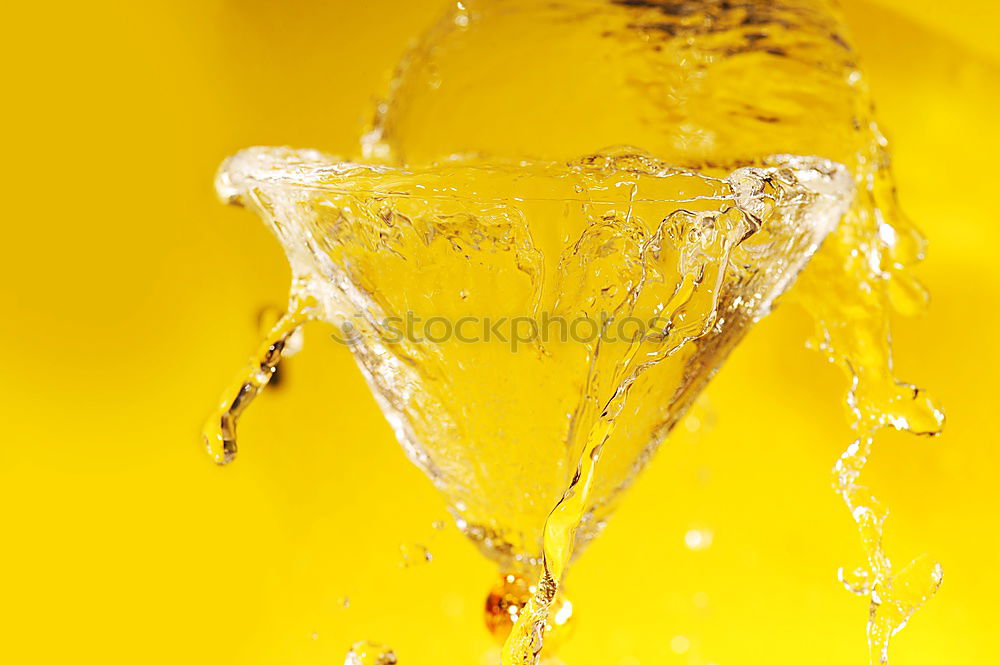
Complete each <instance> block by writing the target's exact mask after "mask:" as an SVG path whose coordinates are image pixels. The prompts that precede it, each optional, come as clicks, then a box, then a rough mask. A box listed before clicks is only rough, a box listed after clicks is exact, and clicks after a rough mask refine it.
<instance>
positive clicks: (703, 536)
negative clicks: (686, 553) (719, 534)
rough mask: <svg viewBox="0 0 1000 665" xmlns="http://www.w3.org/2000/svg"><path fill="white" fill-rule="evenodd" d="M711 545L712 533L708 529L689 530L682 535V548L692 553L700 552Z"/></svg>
mask: <svg viewBox="0 0 1000 665" xmlns="http://www.w3.org/2000/svg"><path fill="white" fill-rule="evenodd" d="M711 545H712V532H711V531H710V530H709V529H689V530H688V531H687V533H685V534H684V546H685V547H687V548H688V549H689V550H691V551H693V552H700V551H701V550H705V549H708V548H709V547H710V546H711Z"/></svg>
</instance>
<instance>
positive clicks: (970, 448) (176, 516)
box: [0, 0, 1000, 665]
mask: <svg viewBox="0 0 1000 665" xmlns="http://www.w3.org/2000/svg"><path fill="white" fill-rule="evenodd" d="M440 5H441V3H440V2H439V0H410V1H408V2H399V1H398V0H397V1H393V0H369V1H367V2H352V3H346V2H333V1H328V2H320V1H318V0H313V1H308V0H291V1H287V2H273V3H272V2H265V1H263V0H253V1H246V2H237V1H235V0H230V1H219V0H201V1H198V2H194V1H190V0H184V1H181V0H175V1H173V2H165V1H161V0H148V1H145V2H122V3H112V2H94V3H16V4H12V5H11V6H9V7H6V8H5V17H4V21H3V25H2V27H0V33H2V37H3V39H2V40H0V56H2V57H0V61H2V63H3V64H2V65H0V67H2V71H3V76H2V79H0V80H2V81H3V92H4V95H3V97H4V101H3V104H2V106H0V117H2V120H3V124H2V126H3V127H4V132H3V135H4V147H5V151H4V159H3V165H2V167H0V168H2V169H3V173H2V180H0V182H2V183H3V192H4V204H3V220H2V222H0V223H2V229H3V235H2V239H3V248H4V256H3V260H2V261H0V322H2V324H0V349H2V351H0V435H2V437H3V438H2V443H0V663H53V664H54V663H104V664H118V663H213V664H216V665H225V664H228V663H233V664H240V665H257V664H261V665H263V664H267V665H274V664H277V663H282V664H295V665H299V664H302V665H306V664H308V665H312V664H319V663H340V662H342V660H343V656H344V652H345V651H346V649H347V647H348V646H349V645H350V644H351V643H352V642H353V641H355V640H360V639H371V640H377V641H384V642H387V643H389V644H391V645H392V646H393V647H395V649H396V652H397V654H398V656H399V658H400V663H401V665H426V664H430V663H462V664H466V663H468V664H478V663H481V662H484V661H483V654H484V653H488V650H489V648H490V646H491V643H490V641H489V638H488V637H487V636H486V634H485V631H483V630H482V629H481V619H480V605H481V602H482V599H483V597H484V593H485V591H486V589H487V587H488V586H489V585H490V584H491V583H492V581H493V575H494V573H493V571H492V570H491V567H490V564H488V563H487V562H486V561H484V560H483V559H481V558H480V557H479V555H478V554H477V553H476V552H475V551H474V549H473V547H472V546H471V545H469V544H468V543H466V542H465V540H464V538H463V537H462V536H460V535H459V534H458V533H457V531H456V530H455V529H454V528H453V527H449V528H448V529H446V530H443V531H438V530H435V529H434V528H432V526H431V525H432V522H434V521H436V520H443V519H446V515H445V511H444V504H443V502H442V500H441V499H440V498H439V497H438V496H437V495H436V494H435V493H434V491H433V490H432V489H431V487H430V484H429V483H428V482H427V481H426V480H425V479H424V478H423V477H422V476H421V474H420V473H419V472H418V471H417V470H416V469H415V468H413V467H412V466H411V465H410V464H409V463H408V462H407V461H406V460H405V458H404V456H403V455H402V453H401V451H400V450H399V449H398V448H397V445H396V444H395V442H394V441H393V438H392V435H391V432H390V430H389V427H388V426H387V425H386V424H385V423H384V421H383V420H382V418H381V416H380V414H379V412H378V410H377V407H376V406H375V404H374V401H373V400H372V398H371V397H370V396H369V394H368V391H367V388H366V387H365V385H364V383H363V381H362V379H361V376H360V374H359V372H358V371H357V369H356V368H355V367H354V364H353V361H352V359H351V358H350V356H349V354H348V352H347V350H346V349H345V348H343V347H339V346H337V345H335V344H333V343H331V342H330V341H329V340H328V339H327V337H326V335H325V334H324V331H323V330H322V329H321V328H310V329H308V330H307V331H306V332H307V339H306V349H305V351H303V353H301V354H300V355H298V356H296V357H295V358H293V359H291V360H290V361H289V362H287V363H286V367H285V369H286V370H287V372H286V374H285V379H286V381H285V382H284V383H283V385H282V386H281V387H280V388H279V389H276V390H274V391H270V392H269V393H268V394H267V395H265V396H264V397H263V398H262V399H261V400H260V401H259V402H258V403H257V404H255V408H253V409H252V411H251V412H249V414H248V415H247V416H246V418H245V419H244V421H243V422H244V427H243V430H242V433H243V437H242V440H241V444H242V452H243V455H242V456H241V458H240V459H239V461H238V462H237V463H236V464H235V465H233V466H232V467H230V468H225V469H219V468H216V467H215V466H213V465H212V464H211V463H210V462H209V461H208V459H207V458H206V457H205V456H204V455H203V453H202V450H201V447H200V445H199V442H198V430H199V427H200V425H201V421H202V419H203V417H204V416H205V414H206V413H207V412H208V411H209V410H210V408H211V407H212V406H213V405H214V403H215V401H216V399H217V397H218V391H219V390H220V388H222V387H223V386H224V385H225V384H226V383H227V382H228V380H229V379H230V378H231V376H232V373H233V372H234V371H236V370H237V369H238V368H239V367H241V366H242V364H243V363H244V361H245V359H246V356H247V354H248V353H249V352H250V351H251V350H252V348H253V347H254V343H255V340H256V336H257V331H256V315H257V312H258V311H259V310H260V308H261V307H262V306H264V305H268V304H272V305H279V306H280V305H282V304H283V302H284V298H285V294H286V288H287V283H286V282H287V277H288V275H287V268H286V266H285V262H284V259H283V257H282V255H281V253H280V250H279V248H278V245H277V243H276V242H275V241H274V240H273V239H272V238H271V237H270V236H269V234H268V232H267V231H266V230H265V228H264V226H263V225H262V224H261V223H260V222H259V220H257V219H256V218H254V217H253V216H252V215H250V214H249V213H246V212H245V211H239V210H235V209H227V208H225V207H223V206H222V205H220V204H218V203H217V202H216V200H215V198H214V194H213V191H212V188H211V185H212V176H213V173H214V169H215V167H216V165H217V164H218V163H219V162H220V161H221V159H222V158H223V157H225V156H226V155H227V154H229V153H232V152H234V151H235V150H237V149H239V148H241V147H244V146H248V145H256V144H291V145H296V146H310V147H318V148H324V149H327V150H330V151H334V152H338V151H339V152H351V151H352V149H353V147H354V145H355V142H356V136H357V134H358V130H359V127H360V126H361V124H362V121H363V120H364V119H365V116H366V114H367V113H368V112H369V110H370V108H371V100H372V98H373V96H374V95H375V94H377V92H378V91H379V89H380V87H381V84H382V82H383V80H384V75H385V72H386V70H387V69H388V68H389V67H390V66H391V65H392V63H393V62H394V61H395V60H396V58H397V57H398V56H399V54H400V53H401V51H402V49H403V47H404V45H405V43H406V42H407V40H408V39H410V38H411V37H412V36H413V35H414V34H415V32H416V30H417V29H418V28H419V27H421V26H423V25H425V24H426V23H428V22H429V21H430V20H431V19H432V18H434V16H435V15H436V14H437V13H438V11H439V10H440ZM847 9H848V15H849V18H850V21H851V24H852V27H853V29H854V32H855V36H856V38H857V42H858V44H859V46H860V49H861V51H862V54H863V56H864V57H865V62H866V64H867V69H868V71H869V73H870V76H871V80H872V86H873V89H874V93H875V95H876V98H877V100H878V103H879V110H880V116H881V118H882V120H883V123H884V125H885V126H886V128H887V129H888V132H889V134H890V136H891V137H892V138H893V139H894V140H895V154H896V164H897V169H896V173H897V176H898V180H899V186H900V190H901V195H902V198H903V202H904V204H905V206H906V208H907V209H908V210H909V212H910V214H911V215H912V216H913V217H914V218H915V219H917V221H918V222H919V223H920V224H921V225H922V227H923V228H924V230H925V231H926V232H927V234H928V235H929V236H930V238H931V243H932V244H931V252H930V256H929V259H928V261H927V262H926V264H925V265H924V266H923V267H922V268H921V274H922V276H923V278H924V279H925V281H926V282H927V284H928V285H929V286H930V288H931V290H932V292H933V295H934V300H933V303H932V306H931V308H930V310H929V311H928V312H927V314H926V315H924V316H921V317H919V318H917V319H910V320H906V321H902V322H901V323H900V325H899V327H898V333H897V347H898V353H897V356H898V367H899V370H900V374H901V375H902V376H903V377H904V378H906V379H909V380H911V381H913V382H916V383H919V384H921V385H925V386H928V387H929V388H931V389H932V391H933V392H934V393H935V394H936V395H937V396H938V397H939V398H940V399H941V401H942V402H943V403H944V404H945V405H946V406H947V408H948V415H949V424H948V429H947V432H946V434H945V435H944V436H942V437H940V438H938V439H936V440H927V439H915V438H913V437H906V436H903V435H887V436H885V437H884V438H883V439H882V442H881V445H880V447H879V449H878V451H877V457H876V459H875V461H874V462H873V463H872V465H871V466H870V468H869V471H868V479H869V481H870V483H871V485H873V486H874V487H875V489H876V492H877V493H878V494H879V495H880V496H881V497H882V498H884V499H885V500H886V502H887V503H888V504H889V505H890V507H891V508H892V510H893V513H892V516H891V518H890V521H889V523H888V525H887V539H888V541H889V549H890V551H891V552H897V553H900V552H901V553H904V554H906V555H916V554H919V553H920V552H923V551H927V552H929V553H931V554H933V555H934V556H935V557H937V558H938V559H939V560H940V561H941V562H942V563H943V565H944V570H945V583H944V586H943V588H942V590H941V592H940V593H939V595H938V597H937V598H935V599H934V600H933V601H932V602H931V603H930V604H929V605H928V606H927V607H926V608H925V609H924V610H922V611H921V612H920V613H918V614H917V615H916V617H915V618H914V619H913V620H912V622H911V625H910V626H909V627H907V628H906V630H905V631H904V632H903V633H902V634H901V635H900V636H899V637H898V638H897V640H896V643H895V647H894V656H895V661H896V662H897V663H900V664H904V665H922V664H928V665H929V664H932V663H934V664H938V663H949V664H951V663H955V664H958V663H961V664H962V665H974V664H979V663H983V664H986V663H990V664H992V663H996V662H1000V638H997V637H996V635H997V629H996V621H997V619H998V618H1000V615H998V610H997V602H998V599H1000V554H998V552H1000V537H998V533H997V526H998V525H997V514H998V510H1000V492H998V491H997V485H998V481H997V471H998V470H1000V466H998V463H1000V452H998V448H997V446H996V443H997V441H996V417H997V416H996V413H997V407H996V402H995V394H994V391H995V389H996V388H995V387H996V385H997V380H998V378H1000V373H998V358H1000V353H998V352H997V349H996V348H995V347H994V344H995V343H996V342H997V340H998V333H1000V311H998V308H997V304H998V303H997V293H998V292H1000V267H998V262H997V258H996V253H997V247H998V243H1000V225H998V223H997V222H998V219H997V217H998V214H997V212H996V210H997V203H996V201H995V200H994V199H995V196H996V195H997V194H998V191H997V190H998V188H997V185H996V180H995V175H994V174H995V171H994V169H995V159H996V157H997V155H998V154H1000V141H998V138H1000V133H998V129H997V126H996V123H995V121H996V117H997V111H996V109H997V105H998V103H1000V66H998V63H1000V47H998V46H997V44H1000V42H998V41H997V40H996V34H997V32H998V30H1000V10H998V8H997V5H996V4H995V3H993V2H991V1H990V0H978V1H975V2H953V3H940V2H936V1H934V0H921V1H916V2H915V1H913V0H910V1H906V0H884V1H883V2H879V3H877V4H875V3H870V2H865V1H862V0H850V2H848V3H847ZM808 331H809V322H808V321H807V319H806V317H805V316H804V315H803V314H802V313H801V312H799V311H796V310H795V309H793V308H791V307H787V308H782V309H779V310H778V312H777V313H776V314H775V315H774V316H772V317H771V318H769V319H767V320H766V321H765V322H763V323H762V324H761V325H760V326H758V328H757V329H756V330H754V331H753V332H752V333H751V335H750V336H749V338H748V339H747V340H746V342H745V343H744V344H743V346H742V347H741V348H740V349H739V350H738V351H737V352H736V353H735V354H734V356H733V358H732V359H731V361H730V362H729V363H728V365H727V366H726V368H725V369H724V370H723V371H722V373H721V374H720V375H719V377H718V378H717V379H716V381H715V383H714V385H713V386H712V387H711V388H710V390H709V398H710V405H711V406H710V411H709V412H705V411H701V412H699V415H700V416H701V417H702V418H703V419H704V418H705V417H706V413H708V415H709V416H710V418H711V419H714V421H715V423H714V425H713V426H711V427H710V428H707V429H695V431H693V432H692V431H689V429H688V428H685V427H683V426H682V427H681V428H679V431H678V432H677V434H676V436H674V437H673V439H672V440H671V441H670V442H669V443H668V444H667V445H666V446H665V447H664V448H663V450H662V451H661V453H660V454H659V456H658V458H657V459H656V460H655V462H654V463H653V464H652V465H651V467H650V468H649V470H648V471H647V472H646V473H645V474H644V476H643V477H642V479H641V480H640V481H639V483H638V484H637V486H636V487H635V488H634V489H633V490H632V492H631V495H630V496H629V497H627V498H626V500H625V501H624V502H623V505H622V507H621V509H620V511H619V514H618V515H617V516H616V517H615V519H614V520H613V521H612V523H611V526H610V527H609V529H608V530H607V533H606V534H605V535H604V536H603V537H602V539H600V540H599V541H598V542H596V543H595V544H594V545H593V546H592V547H591V548H590V550H589V551H588V553H587V555H586V556H585V557H584V558H583V559H582V560H581V562H580V563H579V564H578V566H577V567H576V569H575V570H574V571H573V573H572V575H571V578H570V580H569V585H570V586H569V589H570V594H571V596H572V597H573V599H574V600H575V604H576V607H577V611H578V614H579V622H578V627H577V628H578V630H577V634H576V636H575V638H574V640H573V641H572V642H571V643H570V644H569V645H568V646H567V647H566V648H565V650H564V651H563V652H562V653H561V655H562V657H563V659H564V660H565V661H566V663H568V664H569V665H584V664H590V663H595V664H600V665H636V664H639V663H641V664H643V665H645V664H652V663H655V664H660V663H663V664H671V663H677V664H682V663H683V664H687V665H704V664H706V663H716V664H717V665H752V664H758V663H760V664H763V663H768V664H773V663H782V664H786V663H787V664H789V665H792V664H796V665H799V664H810V665H825V664H831V665H833V664H838V665H839V664H846V663H862V662H864V659H865V657H866V655H865V647H864V635H863V625H864V620H865V616H866V612H867V608H866V604H865V602H864V601H863V600H861V599H858V598H856V597H853V596H850V595H849V594H847V593H846V592H845V591H843V590H842V589H841V588H840V587H839V584H838V583H837V581H836V580H835V578H834V571H835V570H836V568H837V566H839V565H842V564H845V563H853V562H855V561H856V560H857V557H858V556H859V552H860V548H859V546H858V544H857V542H856V537H855V534H854V532H853V525H852V522H851V520H850V517H849V516H848V515H847V514H846V512H845V511H844V509H843V506H842V505H841V504H840V503H839V500H838V499H837V498H836V497H835V495H834V494H833V493H832V492H831V491H830V487H829V486H830V482H829V470H830V468H831V466H832V464H833V462H834V460H835V458H836V456H837V454H838V453H839V451H840V450H841V449H842V448H843V447H844V446H845V445H846V443H847V442H848V441H849V440H850V434H849V432H848V430H847V427H846V425H845V419H844V418H843V413H842V409H841V407H840V406H839V404H840V400H841V397H842V391H843V388H844V381H843V379H842V377H841V376H839V375H838V373H837V371H836V370H835V369H833V368H832V367H830V366H827V365H826V364H824V363H823V362H822V361H821V359H820V357H819V356H818V355H817V354H814V353H811V352H809V351H807V350H805V349H803V348H802V345H801V340H802V339H803V338H804V337H805V336H806V334H807V332H808ZM765 522H766V523H768V524H769V525H770V526H768V527H766V528H765V527H764V526H763V525H764V524H765ZM690 528H708V529H711V530H712V532H713V535H714V540H713V544H712V546H711V547H710V548H708V549H707V550H704V551H700V552H692V551H690V550H688V549H686V548H685V547H684V543H683V535H684V533H685V531H687V530H688V529H690ZM412 543H423V544H426V545H427V546H428V547H429V549H430V551H431V552H432V554H433V556H434V560H433V561H432V562H431V563H429V564H427V565H424V566H419V567H413V568H405V569H404V568H401V567H400V566H399V561H400V556H399V545H400V544H412ZM699 592H700V594H702V595H696V594H698V593H699ZM627 593H630V594H634V596H633V597H632V600H631V601H629V602H627V603H625V604H624V605H623V604H621V603H620V602H619V601H622V600H623V599H624V598H625V597H626V594H627ZM342 596H349V597H350V598H351V604H350V607H349V608H346V609H345V608H343V607H342V603H341V602H340V598H341V597H342ZM706 599H707V604H706ZM677 635H683V636H685V637H686V638H688V640H689V641H690V649H689V650H688V651H687V653H685V654H675V653H674V652H673V651H672V650H671V639H672V638H673V637H674V636H677Z"/></svg>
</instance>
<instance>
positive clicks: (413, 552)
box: [399, 543, 434, 568]
mask: <svg viewBox="0 0 1000 665" xmlns="http://www.w3.org/2000/svg"><path fill="white" fill-rule="evenodd" d="M399 556H400V562H399V565H400V566H402V567H403V568H412V567H413V566H420V565H423V564H426V563H430V562H431V561H432V560H433V559H434V557H433V555H431V552H430V550H428V549H427V548H426V547H424V546H423V545H421V544H420V543H403V544H401V545H400V546H399Z"/></svg>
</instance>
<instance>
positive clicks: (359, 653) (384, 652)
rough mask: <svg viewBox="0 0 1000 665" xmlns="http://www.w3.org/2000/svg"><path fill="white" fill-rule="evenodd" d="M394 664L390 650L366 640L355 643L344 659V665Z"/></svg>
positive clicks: (394, 654) (394, 657)
mask: <svg viewBox="0 0 1000 665" xmlns="http://www.w3.org/2000/svg"><path fill="white" fill-rule="evenodd" d="M396 662H397V661H396V653H395V652H394V651H393V650H392V649H390V648H389V647H387V646H385V645H384V644H376V643H374V642H368V641H367V640H363V641H361V642H355V643H354V645H353V646H352V647H351V650H350V651H348V652H347V657H346V658H344V665H396Z"/></svg>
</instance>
